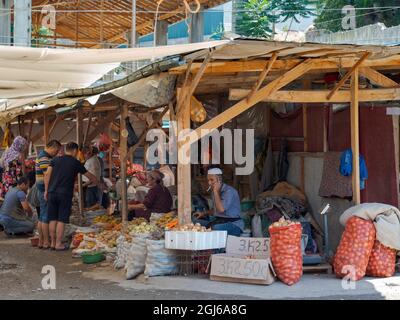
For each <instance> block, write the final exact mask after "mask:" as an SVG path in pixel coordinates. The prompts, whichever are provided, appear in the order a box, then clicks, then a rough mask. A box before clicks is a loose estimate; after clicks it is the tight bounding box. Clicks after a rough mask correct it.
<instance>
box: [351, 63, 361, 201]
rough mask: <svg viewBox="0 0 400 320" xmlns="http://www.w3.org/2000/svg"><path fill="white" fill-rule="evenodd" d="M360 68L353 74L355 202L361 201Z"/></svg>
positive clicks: (352, 132)
mask: <svg viewBox="0 0 400 320" xmlns="http://www.w3.org/2000/svg"><path fill="white" fill-rule="evenodd" d="M358 107H359V106H358V68H355V69H354V71H353V74H352V76H351V109H350V113H351V149H352V151H353V170H352V186H353V202H354V204H356V205H357V204H360V203H361V195H360V161H359V157H360V138H359V108H358Z"/></svg>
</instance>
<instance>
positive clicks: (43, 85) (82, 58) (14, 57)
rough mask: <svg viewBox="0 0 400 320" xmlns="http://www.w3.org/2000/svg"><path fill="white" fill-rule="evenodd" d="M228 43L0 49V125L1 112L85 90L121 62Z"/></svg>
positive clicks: (192, 50)
mask: <svg viewBox="0 0 400 320" xmlns="http://www.w3.org/2000/svg"><path fill="white" fill-rule="evenodd" d="M228 42H229V41H228V40H226V41H225V40H224V41H210V42H201V43H192V44H183V45H171V46H160V47H151V48H130V49H91V50H85V49H71V50H64V49H63V50H60V49H47V48H46V49H38V48H27V47H9V46H0V117H1V120H0V122H3V121H4V114H3V112H5V113H7V112H8V111H11V110H13V109H16V108H17V109H18V108H20V109H21V108H23V107H24V106H26V105H32V104H40V103H41V101H43V100H44V99H45V98H48V97H50V96H52V95H54V94H57V93H60V92H63V91H65V90H68V89H79V88H87V87H89V86H90V85H92V84H93V83H94V82H95V81H97V80H98V79H100V78H101V77H102V76H103V75H105V74H106V73H108V72H109V71H111V70H113V69H114V68H116V67H117V66H118V65H119V64H120V63H121V62H129V61H139V60H149V59H160V58H164V57H167V56H173V55H179V54H186V53H190V52H194V51H198V50H202V49H209V48H213V47H216V46H220V45H224V44H226V43H228ZM2 100H3V101H2ZM15 111H16V110H13V112H15Z"/></svg>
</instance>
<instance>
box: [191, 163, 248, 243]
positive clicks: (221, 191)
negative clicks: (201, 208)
mask: <svg viewBox="0 0 400 320" xmlns="http://www.w3.org/2000/svg"><path fill="white" fill-rule="evenodd" d="M207 180H208V185H209V186H210V187H211V189H212V199H213V209H212V210H210V211H206V212H196V213H195V215H194V216H195V218H197V219H195V221H194V223H200V224H201V225H202V226H205V227H211V229H212V230H220V231H222V230H225V231H227V232H228V235H232V236H237V237H238V236H240V235H241V234H242V231H243V229H244V221H243V219H242V218H241V216H240V212H241V211H240V198H239V194H238V192H237V191H236V189H234V188H233V187H231V186H229V185H227V184H225V183H223V182H222V170H221V169H219V168H212V169H209V170H208V172H207Z"/></svg>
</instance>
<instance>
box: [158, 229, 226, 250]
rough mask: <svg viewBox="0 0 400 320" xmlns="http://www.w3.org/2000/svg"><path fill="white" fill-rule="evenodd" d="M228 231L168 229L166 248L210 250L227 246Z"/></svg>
mask: <svg viewBox="0 0 400 320" xmlns="http://www.w3.org/2000/svg"><path fill="white" fill-rule="evenodd" d="M227 235H228V233H227V232H226V231H210V232H194V231H166V232H165V248H167V249H175V250H208V249H220V248H225V247H226V238H227Z"/></svg>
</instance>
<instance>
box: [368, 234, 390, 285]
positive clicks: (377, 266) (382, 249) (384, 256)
mask: <svg viewBox="0 0 400 320" xmlns="http://www.w3.org/2000/svg"><path fill="white" fill-rule="evenodd" d="M395 268H396V250H395V249H392V248H389V247H386V246H384V245H383V244H381V243H380V242H379V241H378V240H375V243H374V247H373V248H372V252H371V256H370V257H369V261H368V266H367V271H366V275H367V276H371V277H391V276H393V274H394V272H395Z"/></svg>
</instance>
